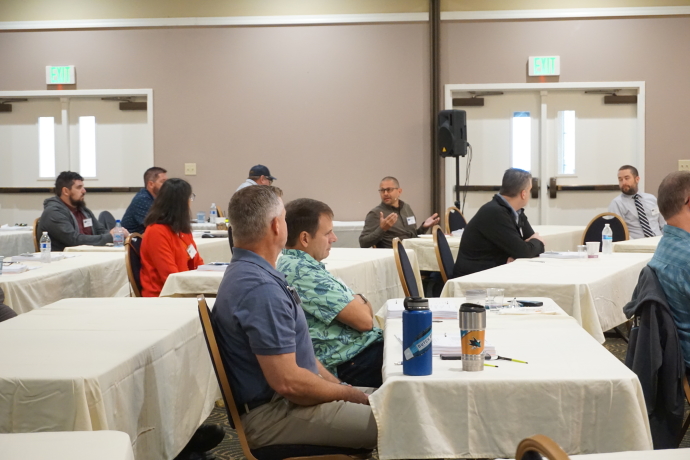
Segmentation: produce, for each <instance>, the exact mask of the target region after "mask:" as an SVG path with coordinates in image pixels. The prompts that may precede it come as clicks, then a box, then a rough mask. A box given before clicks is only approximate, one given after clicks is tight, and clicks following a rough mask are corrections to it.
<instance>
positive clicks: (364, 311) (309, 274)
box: [278, 198, 383, 388]
mask: <svg viewBox="0 0 690 460" xmlns="http://www.w3.org/2000/svg"><path fill="white" fill-rule="evenodd" d="M285 212H286V214H285V221H286V222H287V227H288V238H287V243H286V245H285V248H286V249H285V250H284V251H283V255H282V257H280V259H278V270H280V271H281V272H283V273H285V275H286V280H287V282H288V284H289V285H291V286H292V287H293V288H295V289H296V290H297V293H298V294H299V296H300V298H301V299H302V308H303V309H304V313H305V316H306V318H307V324H308V325H309V334H310V335H311V339H312V342H313V344H314V353H315V354H316V357H317V358H318V359H319V360H320V361H321V363H322V364H323V365H324V367H326V369H328V370H329V371H330V372H332V373H333V375H336V376H337V377H338V378H340V380H342V381H344V382H347V383H349V384H351V385H355V386H362V387H374V388H378V387H380V386H381V384H382V379H381V367H382V365H383V332H382V331H381V329H379V328H377V327H374V318H373V310H372V307H371V304H370V303H369V301H368V300H367V299H366V298H365V297H364V296H363V295H361V294H355V293H353V292H352V290H351V289H350V288H349V287H347V286H346V285H345V283H343V282H342V281H341V280H339V279H337V278H335V277H334V276H333V275H331V274H330V273H329V272H328V271H327V270H326V267H325V265H324V264H323V263H322V262H321V261H322V260H323V259H325V258H326V257H328V254H329V253H330V250H331V244H333V243H334V242H335V241H337V240H338V238H337V237H336V235H335V233H333V211H332V210H331V208H330V207H329V206H328V205H327V204H325V203H322V202H320V201H316V200H311V199H307V198H301V199H298V200H294V201H292V202H290V203H288V204H287V206H285Z"/></svg>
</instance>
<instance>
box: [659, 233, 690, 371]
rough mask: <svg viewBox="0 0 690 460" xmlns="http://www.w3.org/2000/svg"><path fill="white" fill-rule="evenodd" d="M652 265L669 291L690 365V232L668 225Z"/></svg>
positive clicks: (672, 311)
mask: <svg viewBox="0 0 690 460" xmlns="http://www.w3.org/2000/svg"><path fill="white" fill-rule="evenodd" d="M649 266H650V267H652V268H653V269H654V271H655V272H656V276H657V278H659V283H660V284H661V287H662V289H663V290H664V294H666V300H667V301H668V304H669V307H671V315H673V320H674V321H675V323H676V327H677V328H678V338H679V339H680V345H681V348H682V349H683V357H684V358H685V365H686V366H690V233H688V232H686V231H685V230H683V229H680V228H678V227H674V226H673V225H666V226H665V227H664V236H663V237H662V238H661V241H659V246H657V248H656V252H655V253H654V257H652V260H651V261H650V262H649Z"/></svg>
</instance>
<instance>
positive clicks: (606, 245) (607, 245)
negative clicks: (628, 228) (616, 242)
mask: <svg viewBox="0 0 690 460" xmlns="http://www.w3.org/2000/svg"><path fill="white" fill-rule="evenodd" d="M601 253H602V254H611V253H613V230H611V227H610V226H609V224H606V225H605V226H604V230H603V231H602V232H601Z"/></svg>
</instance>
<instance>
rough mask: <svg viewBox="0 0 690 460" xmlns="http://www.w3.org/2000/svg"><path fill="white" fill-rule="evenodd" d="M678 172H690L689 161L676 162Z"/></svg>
mask: <svg viewBox="0 0 690 460" xmlns="http://www.w3.org/2000/svg"><path fill="white" fill-rule="evenodd" d="M678 171H690V160H678Z"/></svg>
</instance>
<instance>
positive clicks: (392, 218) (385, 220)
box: [379, 212, 398, 232]
mask: <svg viewBox="0 0 690 460" xmlns="http://www.w3.org/2000/svg"><path fill="white" fill-rule="evenodd" d="M379 214H380V217H379V226H380V227H381V230H383V231H384V232H387V231H388V230H389V229H390V228H391V227H392V226H393V225H395V223H396V222H397V221H398V215H397V214H396V213H394V212H392V213H390V214H388V217H383V213H382V212H381V213H379Z"/></svg>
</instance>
